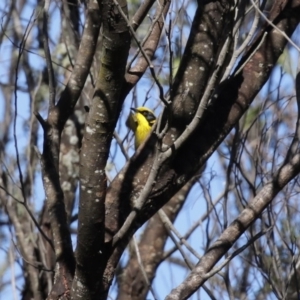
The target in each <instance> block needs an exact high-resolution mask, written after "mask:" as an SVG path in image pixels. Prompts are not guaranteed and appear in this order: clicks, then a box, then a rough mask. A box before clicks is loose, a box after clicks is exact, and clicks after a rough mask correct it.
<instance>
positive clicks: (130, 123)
mask: <svg viewBox="0 0 300 300" xmlns="http://www.w3.org/2000/svg"><path fill="white" fill-rule="evenodd" d="M131 110H132V111H133V112H134V113H130V114H129V116H128V118H127V121H126V125H127V127H129V128H130V129H131V130H132V131H133V133H134V136H135V150H136V149H137V148H138V147H139V146H140V145H141V144H142V143H143V142H144V140H145V139H146V138H147V137H148V135H149V133H150V131H151V128H152V126H153V125H154V124H155V122H156V117H155V114H154V112H153V111H152V110H151V109H149V108H147V107H144V106H141V107H138V108H133V107H132V108H131Z"/></svg>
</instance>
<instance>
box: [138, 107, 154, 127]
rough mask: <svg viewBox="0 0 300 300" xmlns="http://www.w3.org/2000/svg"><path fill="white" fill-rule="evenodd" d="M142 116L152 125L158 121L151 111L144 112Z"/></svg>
mask: <svg viewBox="0 0 300 300" xmlns="http://www.w3.org/2000/svg"><path fill="white" fill-rule="evenodd" d="M141 114H142V115H143V116H144V117H145V118H146V119H147V121H148V122H149V123H150V124H152V123H153V121H155V120H156V118H155V116H154V115H153V113H151V112H150V111H146V110H145V111H142V112H141Z"/></svg>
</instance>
